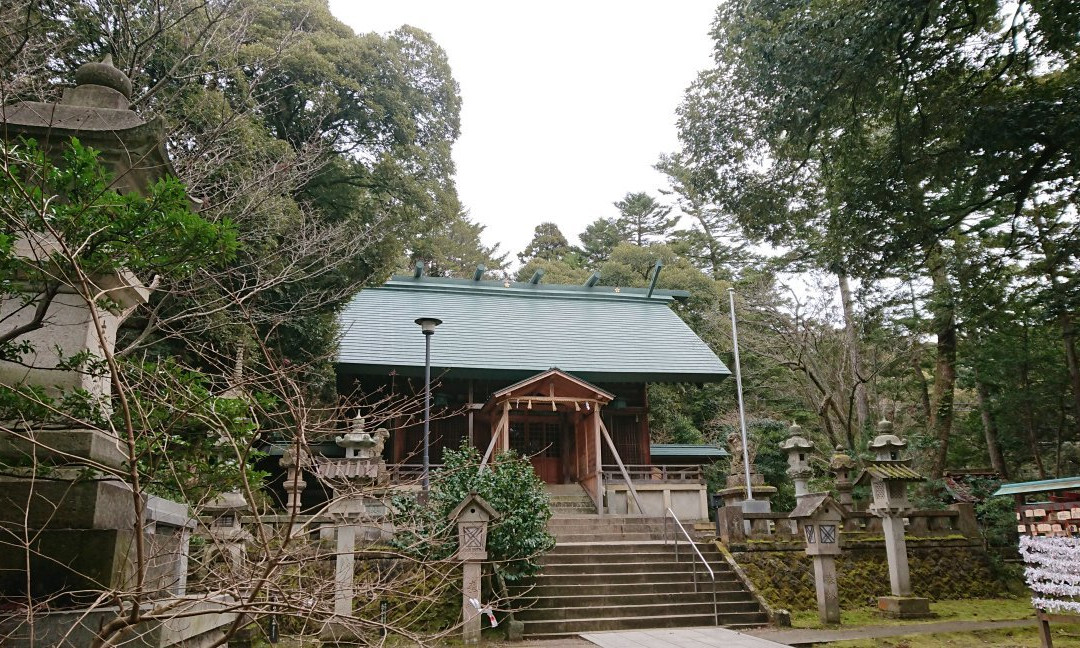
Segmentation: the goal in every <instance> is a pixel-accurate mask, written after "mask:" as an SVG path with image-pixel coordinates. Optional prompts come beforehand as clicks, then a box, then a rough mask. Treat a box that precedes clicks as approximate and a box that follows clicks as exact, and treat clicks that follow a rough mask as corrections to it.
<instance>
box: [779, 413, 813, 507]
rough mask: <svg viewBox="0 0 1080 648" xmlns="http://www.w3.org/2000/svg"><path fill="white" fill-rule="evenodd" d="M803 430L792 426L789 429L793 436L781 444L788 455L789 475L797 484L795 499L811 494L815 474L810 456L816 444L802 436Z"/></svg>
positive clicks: (794, 425) (781, 447) (795, 425)
mask: <svg viewBox="0 0 1080 648" xmlns="http://www.w3.org/2000/svg"><path fill="white" fill-rule="evenodd" d="M802 431H803V430H802V428H801V427H800V426H799V425H798V424H792V426H791V428H789V429H788V433H789V434H790V435H791V436H789V437H788V438H787V439H785V440H784V442H783V443H781V444H780V449H781V450H783V451H784V452H786V453H787V456H788V469H787V474H788V476H790V477H791V479H792V481H794V482H795V497H802V496H803V495H806V494H807V493H809V492H810V477H811V476H812V475H813V474H814V471H813V469H812V468H811V467H810V454H811V453H812V452H813V451H814V443H813V442H812V441H809V440H807V439H806V438H805V437H803V436H802Z"/></svg>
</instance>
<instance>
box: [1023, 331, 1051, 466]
mask: <svg viewBox="0 0 1080 648" xmlns="http://www.w3.org/2000/svg"><path fill="white" fill-rule="evenodd" d="M1023 330H1024V338H1023V343H1024V356H1023V357H1024V359H1023V361H1021V363H1020V387H1021V388H1022V389H1023V394H1022V398H1021V402H1022V405H1021V406H1020V409H1021V415H1022V419H1023V424H1024V433H1025V434H1026V436H1027V440H1028V446H1029V447H1030V448H1031V457H1032V459H1034V460H1035V468H1036V469H1038V471H1039V479H1046V466H1045V465H1044V464H1043V460H1042V453H1041V452H1039V439H1038V437H1037V436H1036V435H1035V413H1034V412H1033V411H1032V410H1031V378H1030V372H1031V369H1030V367H1029V366H1028V358H1029V354H1030V347H1029V344H1028V329H1027V325H1026V324H1025V325H1024V328H1023Z"/></svg>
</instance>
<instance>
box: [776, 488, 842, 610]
mask: <svg viewBox="0 0 1080 648" xmlns="http://www.w3.org/2000/svg"><path fill="white" fill-rule="evenodd" d="M845 515H846V511H845V510H844V508H843V507H842V506H840V504H839V503H837V502H836V501H835V500H833V498H831V497H829V494H828V493H806V494H804V495H803V496H802V497H800V498H799V501H798V504H796V506H795V510H794V511H792V512H791V515H790V516H789V517H791V518H794V519H795V520H797V521H798V523H799V528H800V530H801V531H802V536H803V538H804V539H805V540H806V554H807V555H808V556H811V557H812V558H813V560H814V590H815V592H816V593H817V604H818V616H819V617H820V618H821V622H822V623H833V624H836V623H840V593H839V590H838V587H837V580H836V556H837V555H839V554H840V538H841V536H840V529H841V528H842V523H843V520H844V516H845Z"/></svg>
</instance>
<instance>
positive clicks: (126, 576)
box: [0, 57, 194, 605]
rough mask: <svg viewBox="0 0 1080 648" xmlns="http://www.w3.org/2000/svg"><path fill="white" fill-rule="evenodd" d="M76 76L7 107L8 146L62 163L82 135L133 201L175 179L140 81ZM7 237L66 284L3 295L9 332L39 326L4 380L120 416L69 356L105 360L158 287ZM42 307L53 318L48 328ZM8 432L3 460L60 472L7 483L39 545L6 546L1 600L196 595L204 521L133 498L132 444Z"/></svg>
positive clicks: (83, 70) (175, 505)
mask: <svg viewBox="0 0 1080 648" xmlns="http://www.w3.org/2000/svg"><path fill="white" fill-rule="evenodd" d="M74 81H75V84H74V86H71V87H67V88H65V89H64V92H63V97H62V98H61V99H60V100H59V101H58V102H56V103H43V102H37V101H25V102H20V103H15V104H12V105H5V106H3V108H2V109H0V139H3V140H5V141H6V142H8V143H9V144H16V143H18V142H20V140H26V139H33V140H35V141H37V143H38V145H39V146H40V148H41V151H42V152H43V153H45V154H46V155H47V156H48V157H49V158H51V159H55V158H58V157H60V156H62V155H63V154H64V152H65V151H66V150H67V148H68V147H69V145H70V142H71V140H72V138H78V140H79V141H80V142H81V143H82V144H83V145H85V146H88V147H90V148H93V149H95V150H96V151H98V152H99V160H100V161H101V163H102V165H103V166H104V167H105V169H106V170H107V171H108V172H109V174H110V176H111V177H112V178H113V181H112V184H111V186H112V188H114V189H116V190H117V191H118V192H120V193H137V194H141V195H144V196H145V195H147V194H148V193H149V191H150V187H151V186H152V185H153V184H154V183H156V182H157V181H158V180H161V179H163V178H165V177H167V176H170V175H175V173H174V172H173V168H172V165H171V162H170V161H169V156H168V153H167V151H166V149H165V138H164V128H163V121H162V120H160V119H154V120H151V121H149V122H147V121H145V120H144V119H142V117H140V116H139V115H138V114H137V113H136V112H134V111H133V110H131V92H132V85H131V80H130V79H129V78H128V77H127V76H126V75H125V74H124V73H123V72H122V71H121V70H119V69H118V68H116V67H115V66H114V65H113V64H112V60H111V58H110V57H106V58H105V60H103V61H100V62H92V63H86V64H84V65H83V66H81V67H80V68H79V69H78V70H77V71H76V72H75V76H74ZM6 233H7V234H8V236H9V237H10V238H11V239H12V241H11V244H12V250H11V252H12V254H13V256H15V257H17V258H19V259H20V260H21V262H22V263H24V264H26V265H27V266H36V267H38V268H40V269H41V271H42V272H43V273H45V274H47V275H50V276H52V277H54V278H55V279H56V280H57V282H58V284H59V285H58V286H57V287H56V288H55V293H54V294H53V295H52V296H51V297H46V296H45V293H44V292H43V291H41V290H39V289H37V288H36V287H33V286H24V285H22V284H21V283H20V281H19V278H17V277H16V278H14V279H16V281H15V282H14V284H13V286H12V287H13V288H14V289H15V290H17V291H21V294H20V295H12V296H9V298H6V299H3V300H0V322H2V323H3V326H2V328H3V329H4V331H5V332H14V331H16V330H18V329H19V328H20V327H28V328H27V330H25V331H24V332H23V333H21V334H19V335H18V336H17V337H16V338H15V339H14V340H13V342H16V343H28V344H29V346H30V347H31V349H32V350H31V351H29V352H27V353H25V354H23V357H22V358H21V360H20V361H19V362H10V361H0V383H3V384H4V385H8V386H14V385H24V386H27V387H35V388H39V389H41V390H43V391H44V392H45V393H48V394H50V395H55V394H56V393H57V392H59V391H63V392H73V391H76V390H79V391H82V392H84V393H87V394H89V395H90V396H91V397H92V398H93V399H94V400H95V401H96V402H97V403H98V404H99V405H100V406H101V407H102V409H103V410H105V411H108V410H109V408H110V404H111V390H112V382H111V379H110V377H109V376H108V375H107V374H101V373H99V372H94V371H82V370H79V369H76V368H71V367H69V366H67V361H68V360H69V359H71V358H73V357H79V356H80V355H83V354H85V355H86V357H87V358H88V359H90V360H94V361H100V360H103V359H104V358H105V356H106V355H107V354H108V352H111V351H112V350H113V347H114V345H115V341H116V331H117V329H119V328H120V326H121V324H122V323H123V322H124V320H125V319H126V317H127V316H128V315H130V314H131V312H132V311H133V310H134V309H135V308H136V307H138V306H140V305H144V304H146V303H147V301H148V300H149V297H150V293H151V287H150V286H148V285H146V284H144V283H143V281H142V279H140V278H139V277H137V276H135V275H134V274H133V273H132V272H130V271H128V270H126V269H122V268H121V269H117V270H114V271H110V272H108V273H105V274H95V275H91V276H87V277H85V280H86V281H85V283H83V282H82V281H77V280H75V279H73V278H71V277H63V276H58V275H57V274H56V273H55V272H54V271H53V269H52V268H53V266H52V265H51V262H50V261H49V259H50V257H51V255H53V254H55V253H57V252H59V251H60V250H62V249H64V246H65V245H72V246H77V245H81V243H82V242H80V241H63V240H60V239H58V238H57V237H56V235H55V234H53V233H51V232H50V233H47V232H44V231H39V230H36V229H33V228H31V229H29V230H25V231H19V230H18V229H16V227H14V226H9V227H8V228H7V232H6ZM94 306H100V307H94ZM39 310H40V311H41V312H44V313H46V316H45V318H44V320H41V321H40V322H39V323H40V325H35V324H34V318H35V316H36V314H37V313H38V311H39ZM6 427H7V428H8V429H7V430H5V431H3V432H0V463H4V464H7V465H8V466H25V465H30V464H31V463H33V464H34V465H41V466H43V467H48V468H49V470H50V474H49V479H47V480H42V479H40V478H39V477H38V474H36V473H35V472H34V470H33V469H28V470H25V471H24V470H21V469H11V470H6V471H5V474H4V475H0V527H4V528H7V529H11V528H20V529H24V530H25V531H26V532H27V533H29V537H31V538H33V539H34V540H33V546H34V551H33V552H29V553H28V552H22V551H16V552H11V551H8V552H0V596H14V597H23V596H26V595H27V594H29V595H30V596H32V597H35V598H40V599H41V600H47V599H49V598H50V597H53V596H55V595H57V594H61V593H66V592H73V591H79V592H83V593H86V592H93V591H110V590H114V589H117V590H124V589H128V588H134V587H135V586H136V584H138V587H139V588H140V589H141V590H142V591H144V592H153V593H154V595H158V594H159V593H160V594H162V595H165V594H168V593H172V592H176V591H183V588H184V578H186V567H184V561H186V555H187V541H188V537H189V529H190V528H191V527H192V526H194V522H193V520H191V518H190V516H189V511H188V508H187V505H186V504H182V503H179V502H170V501H167V500H164V499H162V498H156V497H141V498H134V497H133V494H132V491H131V487H130V485H128V484H127V483H125V482H124V481H122V480H120V479H117V478H114V477H113V476H112V475H115V474H124V473H125V472H126V469H125V467H124V466H125V462H126V461H127V459H128V458H127V456H126V454H125V453H124V452H123V451H122V450H121V448H123V447H124V443H123V439H121V438H118V437H117V435H116V434H115V433H114V432H112V431H110V430H109V429H108V427H107V426H101V427H94V426H89V425H79V426H72V425H70V424H68V423H67V422H57V421H35V420H26V421H17V422H8V423H6ZM138 508H141V509H143V510H142V513H141V515H139V514H137V509H138ZM166 529H171V531H168V532H166ZM173 533H175V535H174V536H173V535H171V534H173ZM140 534H141V535H143V536H144V537H146V538H147V540H148V541H151V542H163V543H167V544H168V545H169V547H171V548H170V550H169V551H168V552H165V551H164V550H162V551H161V556H160V558H158V557H155V560H154V561H151V562H152V563H153V564H152V565H150V566H149V567H146V566H143V565H137V564H135V559H134V557H133V556H134V553H135V552H134V551H133V550H132V549H131V547H133V546H135V543H136V538H137V537H138V536H139V535H140ZM149 536H158V537H153V538H151V537H149ZM28 558H30V560H29V561H28V560H27V559H28ZM174 568H175V569H174ZM140 570H142V571H140ZM28 589H29V591H27V590H28ZM35 605H36V603H35Z"/></svg>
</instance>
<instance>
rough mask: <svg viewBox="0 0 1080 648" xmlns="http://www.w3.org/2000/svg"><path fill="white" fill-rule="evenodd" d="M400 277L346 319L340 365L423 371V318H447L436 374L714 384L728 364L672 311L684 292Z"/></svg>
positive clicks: (355, 303)
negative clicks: (558, 374)
mask: <svg viewBox="0 0 1080 648" xmlns="http://www.w3.org/2000/svg"><path fill="white" fill-rule="evenodd" d="M615 291H616V289H615V288H612V287H611V286H594V287H591V288H589V287H585V286H559V285H547V284H529V283H512V284H510V286H509V287H507V286H505V285H504V284H503V282H500V281H471V280H464V279H442V278H435V277H421V278H419V279H416V278H413V277H401V276H395V277H393V278H392V279H391V280H390V281H389V282H387V283H386V284H385V285H383V286H380V287H378V288H368V289H366V290H363V291H361V292H360V293H359V294H358V295H356V297H354V298H353V300H352V301H351V302H350V303H349V305H348V306H347V307H346V308H345V309H344V310H343V311H342V313H341V315H340V316H339V322H340V325H341V344H340V346H339V350H338V358H337V360H338V363H339V365H340V367H341V369H342V370H343V371H346V372H354V373H363V374H385V373H388V372H389V371H391V370H393V371H397V372H398V373H403V374H412V375H416V374H418V373H419V372H422V371H423V366H424V336H423V335H422V334H421V333H420V328H419V327H418V326H417V325H416V324H415V323H414V320H415V319H416V318H418V317H437V318H439V319H441V320H442V321H443V323H442V325H440V326H439V327H438V328H437V329H436V331H435V335H434V336H433V338H432V340H431V342H432V345H431V364H432V367H433V372H434V373H433V375H443V372H444V371H447V370H449V373H448V374H447V375H446V377H448V378H452V377H457V378H467V377H473V378H491V379H516V378H523V377H526V376H529V375H532V374H535V373H537V372H540V371H545V370H547V369H550V368H552V367H558V368H559V369H561V370H563V371H565V372H567V373H571V374H574V375H576V376H578V377H580V378H582V379H584V380H588V381H592V382H715V381H719V380H721V379H723V378H724V377H725V376H728V375H730V372H729V371H728V369H727V367H725V366H724V364H723V363H722V362H720V359H719V358H717V357H716V354H714V353H713V352H712V351H711V350H710V349H709V347H708V346H707V345H706V344H705V343H704V342H702V341H701V339H700V338H698V336H697V335H695V334H694V332H693V331H691V330H690V327H688V326H687V325H686V323H684V322H683V321H682V319H680V318H679V316H678V315H677V314H676V313H675V312H674V311H673V310H671V308H670V304H671V302H672V300H673V299H681V298H685V297H686V296H687V295H688V293H685V292H682V291H662V290H656V291H654V292H653V294H652V296H651V297H647V296H646V291H645V290H644V289H641V288H623V289H621V290H619V292H615Z"/></svg>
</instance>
